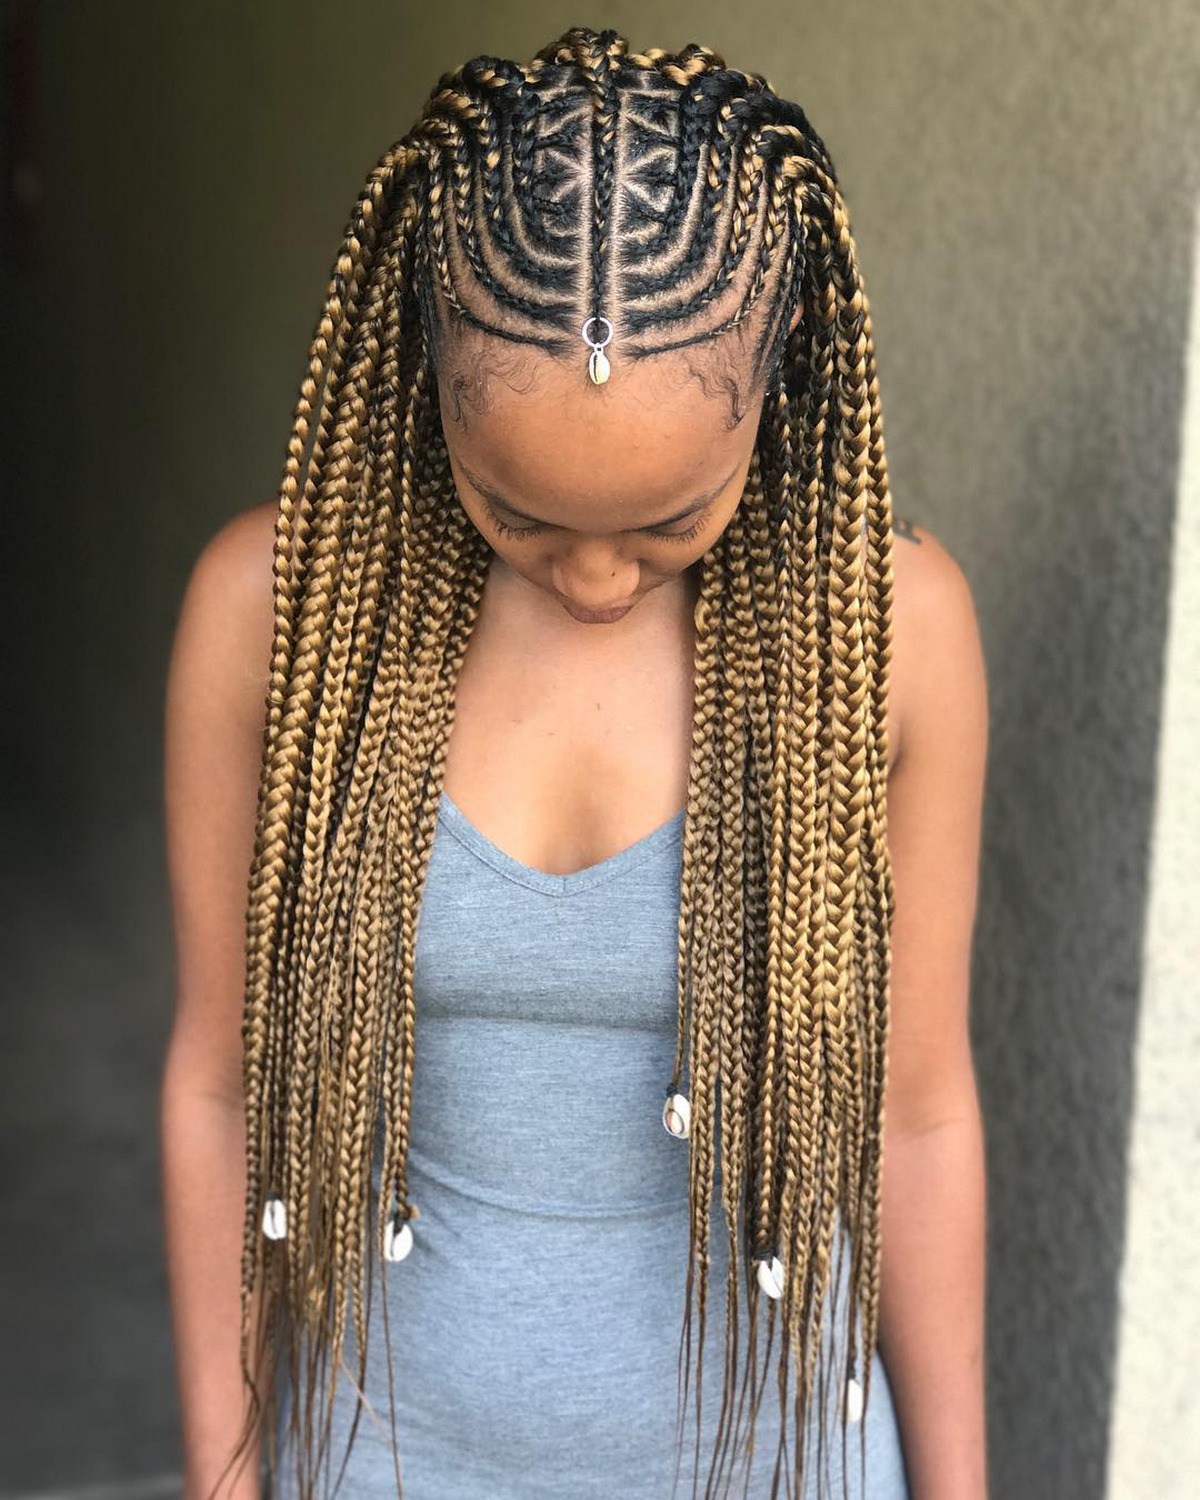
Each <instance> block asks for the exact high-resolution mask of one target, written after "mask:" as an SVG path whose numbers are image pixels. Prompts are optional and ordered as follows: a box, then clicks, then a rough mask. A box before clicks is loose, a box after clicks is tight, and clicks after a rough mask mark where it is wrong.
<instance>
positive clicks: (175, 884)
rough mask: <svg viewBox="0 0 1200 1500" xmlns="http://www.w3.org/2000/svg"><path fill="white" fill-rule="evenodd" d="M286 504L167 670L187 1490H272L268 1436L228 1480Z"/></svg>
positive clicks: (225, 555) (211, 563)
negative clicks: (270, 673)
mask: <svg viewBox="0 0 1200 1500" xmlns="http://www.w3.org/2000/svg"><path fill="white" fill-rule="evenodd" d="M273 515H274V507H273V506H260V507H256V508H255V509H253V510H250V511H246V512H244V513H242V514H241V515H239V516H237V517H235V519H234V520H233V521H231V522H230V523H229V524H228V525H226V526H225V527H224V528H223V529H222V530H221V531H220V532H219V533H218V534H217V536H215V537H214V538H213V539H212V541H210V542H209V544H208V546H207V547H206V548H205V550H204V552H203V553H202V554H201V556H200V558H199V559H198V561H197V563H196V565H195V568H194V569H193V572H192V576H191V579H190V580H189V583H188V587H187V591H186V593H185V596H184V600H183V604H182V608H181V611H180V616H179V621H178V624H177V628H176V636H175V642H174V646H173V650H172V655H171V662H170V668H169V672H168V678H167V691H166V714H165V724H164V751H165V802H166V805H165V815H166V825H167V861H168V872H169V876H170V884H171V898H172V911H173V918H174V930H175V954H176V993H175V1020H174V1026H173V1029H172V1032H171V1036H170V1040H169V1042H168V1046H167V1053H166V1058H165V1064H164V1068H163V1076H162V1087H161V1095H160V1123H161V1130H162V1163H163V1166H162V1171H163V1177H162V1191H163V1211H164V1230H165V1238H166V1253H167V1271H168V1279H169V1284H170V1293H171V1314H172V1327H173V1333H174V1340H175V1351H176V1367H177V1373H178V1380H179V1394H180V1403H181V1417H182V1425H183V1441H184V1455H183V1458H184V1500H207V1497H209V1496H214V1497H216V1496H219V1497H220V1500H257V1497H258V1495H259V1477H258V1457H259V1447H260V1441H259V1440H256V1441H255V1443H254V1444H253V1445H252V1447H251V1449H250V1451H249V1453H248V1455H244V1456H243V1457H242V1458H241V1459H240V1460H239V1462H238V1464H237V1465H236V1466H235V1467H232V1468H230V1470H229V1472H228V1473H226V1474H225V1475H224V1477H223V1478H221V1483H220V1487H219V1488H216V1486H217V1481H218V1478H220V1477H221V1475H222V1471H223V1470H224V1469H225V1466H226V1463H227V1460H228V1459H229V1458H230V1456H231V1455H232V1452H233V1448H234V1444H235V1441H236V1438H237V1435H238V1433H239V1431H240V1429H241V1426H242V1422H243V1417H244V1414H245V1412H246V1410H247V1402H248V1398H247V1394H246V1392H245V1391H244V1389H243V1381H242V1372H241V1363H240V1353H239V1341H240V1328H241V1304H240V1297H241V1253H242V1226H243V1211H244V1210H243V1205H244V1192H245V1182H246V1176H245V1126H244V1120H243V1098H242V1076H241V1064H242V1045H241V1014H242V1000H243V980H244V964H245V936H244V931H245V929H244V922H245V906H246V894H247V881H248V877H249V870H250V860H251V856H252V853H253V840H254V817H255V805H256V797H257V788H258V775H259V763H260V755H261V746H262V725H263V716H264V711H265V692H266V681H267V664H268V658H269V654H270V632H271V622H272V607H271V546H272V540H273V534H274V533H273ZM260 1438H261V1434H260Z"/></svg>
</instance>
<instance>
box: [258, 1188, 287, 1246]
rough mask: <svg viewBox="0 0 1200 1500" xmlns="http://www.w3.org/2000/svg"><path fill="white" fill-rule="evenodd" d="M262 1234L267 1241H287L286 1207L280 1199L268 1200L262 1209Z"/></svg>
mask: <svg viewBox="0 0 1200 1500" xmlns="http://www.w3.org/2000/svg"><path fill="white" fill-rule="evenodd" d="M262 1227H263V1233H264V1234H265V1235H266V1237H267V1238H268V1239H269V1240H285V1239H287V1205H286V1204H285V1203H284V1201H283V1199H282V1198H268V1199H267V1201H266V1204H265V1206H264V1207H263V1218H262Z"/></svg>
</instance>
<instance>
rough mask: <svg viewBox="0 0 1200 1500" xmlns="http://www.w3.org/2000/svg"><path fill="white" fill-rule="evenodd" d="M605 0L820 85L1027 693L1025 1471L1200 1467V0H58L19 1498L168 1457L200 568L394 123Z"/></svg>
mask: <svg viewBox="0 0 1200 1500" xmlns="http://www.w3.org/2000/svg"><path fill="white" fill-rule="evenodd" d="M9 9H10V11H13V12H14V13H15V9H16V8H15V7H13V6H10V7H9ZM583 21H586V22H587V23H588V24H592V25H595V26H604V25H614V26H617V27H619V28H620V29H622V30H623V31H624V32H625V34H626V35H627V36H629V37H630V40H631V41H632V43H633V44H634V45H635V46H638V47H645V46H649V45H654V44H660V45H670V46H680V45H682V44H683V43H685V42H687V41H689V40H701V41H705V42H707V43H708V44H709V45H711V46H714V47H716V48H717V49H718V50H720V51H722V52H724V53H725V55H726V57H727V58H728V59H729V60H730V62H732V63H735V64H738V65H742V66H746V67H749V68H754V69H758V70H760V71H765V72H766V73H767V74H768V76H769V77H770V79H771V81H772V82H773V83H774V85H775V86H776V87H777V88H778V89H779V90H780V91H781V92H783V93H785V94H789V95H791V96H792V97H794V98H796V99H798V100H799V101H800V102H801V103H802V104H803V105H804V107H805V109H806V110H807V111H808V113H809V114H810V116H811V117H812V119H813V121H814V123H815V124H816V126H817V128H818V129H819V130H820V131H821V133H822V135H823V136H824V138H825V140H826V142H827V144H828V146H829V148H830V150H831V152H832V154H833V158H834V162H835V164H836V166H837V169H838V173H839V177H840V179H841V182H842V186H843V190H844V192H845V195H846V198H847V201H848V202H849V204H850V208H851V212H852V215H853V220H854V229H855V235H856V239H857V242H858V246H859V251H860V256H861V259H862V263H863V268H864V273H865V276H866V279H867V285H868V288H869V291H870V295H871V300H872V308H873V313H874V320H875V326H876V331H877V341H878V350H879V359H880V366H881V382H882V388H883V399H884V404H885V412H886V416H887V435H888V453H889V460H890V466H891V472H892V476H893V482H894V489H895V494H896V498H897V508H898V509H899V510H900V512H901V513H903V514H907V515H908V516H910V517H912V518H913V519H915V520H918V521H921V522H923V523H924V524H926V525H928V526H930V527H932V528H933V529H934V530H935V531H936V532H937V533H938V535H939V536H940V537H941V538H942V539H943V541H944V542H945V543H946V545H947V546H948V547H949V548H950V549H951V551H952V552H953V553H954V554H955V555H956V556H957V557H958V558H959V560H960V561H961V563H962V565H963V567H964V568H965V570H966V572H967V574H968V576H969V577H970V579H971V582H972V584H973V587H974V590H975V596H976V600H977V604H978V608H979V614H980V620H981V627H982V630H983V635H984V645H985V651H986V655H987V659H988V666H989V676H990V686H991V704H992V723H993V736H992V748H991V767H990V780H989V788H988V803H987V814H986V820H985V837H984V855H983V871H982V889H981V912H980V920H979V926H978V934H977V951H976V965H975V975H976V982H975V991H974V1038H975V1043H976V1051H977V1058H978V1065H979V1073H980V1082H981V1089H982V1093H983V1104H984V1112H985V1118H986V1126H987V1136H988V1164H989V1178H990V1226H989V1228H990V1243H989V1347H988V1357H989V1372H988V1379H989V1417H990V1427H991V1447H992V1478H993V1493H994V1495H995V1496H996V1497H1010V1496H1012V1497H1021V1500H1042V1497H1046V1500H1076V1497H1079V1500H1092V1497H1096V1496H1100V1495H1110V1496H1112V1497H1116V1500H1133V1497H1140V1496H1143V1495H1147V1496H1148V1495H1153V1496H1155V1497H1156V1500H1175V1497H1182V1496H1184V1495H1185V1494H1187V1495H1190V1494H1192V1493H1194V1492H1195V1490H1196V1488H1197V1484H1198V1482H1200V1461H1198V1450H1200V1436H1198V1417H1197V1404H1196V1398H1195V1396H1194V1393H1193V1391H1192V1389H1191V1388H1190V1384H1189V1379H1188V1377H1189V1374H1190V1369H1189V1363H1190V1365H1192V1366H1194V1360H1195V1342H1194V1335H1195V1321H1194V1318H1195V1314H1194V1309H1195V1307H1196V1305H1197V1303H1196V1295H1195V1294H1196V1274H1197V1273H1196V1264H1197V1262H1196V1257H1195V1254H1194V1251H1193V1250H1192V1249H1191V1242H1192V1241H1193V1240H1194V1238H1195V1233H1196V1230H1197V1227H1198V1215H1197V1212H1196V1209H1195V1206H1194V1202H1193V1200H1192V1198H1191V1196H1190V1195H1189V1194H1188V1193H1187V1192H1186V1191H1184V1184H1185V1182H1187V1181H1189V1179H1187V1178H1185V1176H1184V1175H1183V1174H1184V1171H1185V1169H1186V1164H1187V1162H1188V1160H1189V1158H1188V1157H1187V1156H1186V1154H1185V1152H1186V1151H1190V1152H1191V1153H1192V1154H1191V1157H1190V1163H1191V1166H1192V1168H1193V1171H1192V1175H1191V1178H1190V1181H1192V1182H1194V1181H1195V1180H1196V1179H1195V1172H1194V1168H1195V1165H1196V1163H1195V1141H1196V1138H1197V1131H1196V1112H1195V1107H1194V1105H1193V1104H1192V1101H1191V1099H1190V1098H1189V1091H1188V1089H1187V1079H1188V1078H1189V1077H1190V1076H1191V1075H1192V1071H1193V1070H1194V1068H1195V1067H1196V1066H1197V1065H1200V1037H1198V1036H1197V1031H1196V1020H1195V1015H1196V1010H1195V1006H1194V1004H1191V1003H1190V1002H1192V1000H1193V996H1194V991H1195V979H1194V976H1195V974H1196V973H1197V971H1198V965H1197V959H1198V958H1200V955H1198V954H1197V953H1196V950H1195V948H1194V947H1192V948H1189V947H1188V946H1187V943H1188V941H1189V939H1188V937H1187V926H1186V923H1187V920H1188V918H1189V916H1190V904H1189V903H1194V902H1195V899H1196V895H1197V882H1196V878H1195V872H1194V856H1193V854H1192V850H1194V847H1195V841H1194V839H1193V838H1191V837H1190V835H1185V833H1184V832H1181V830H1184V829H1187V828H1190V829H1192V830H1193V831H1195V829H1194V809H1195V806H1196V795H1195V794H1196V784H1195V779H1194V771H1193V770H1192V767H1191V761H1192V755H1193V752H1192V746H1194V744H1195V742H1196V735H1195V729H1196V718H1197V712H1198V707H1197V683H1198V680H1200V674H1198V673H1197V670H1196V666H1197V660H1196V651H1197V646H1196V635H1195V626H1194V619H1195V611H1194V609H1192V610H1189V609H1188V608H1187V605H1186V601H1187V600H1189V599H1191V600H1193V601H1194V598H1195V592H1194V591H1195V578H1196V571H1195V570H1196V566H1197V557H1198V556H1200V548H1198V546H1197V541H1196V537H1195V521H1196V508H1197V502H1196V498H1195V493H1196V480H1195V473H1196V465H1195V459H1194V455H1193V458H1192V460H1191V463H1190V466H1185V464H1184V458H1183V455H1184V453H1185V451H1186V452H1189V453H1191V452H1193V450H1192V448H1191V447H1190V446H1189V445H1194V444H1195V443H1196V442H1197V435H1198V433H1200V415H1198V410H1200V403H1198V401H1197V398H1196V395H1195V390H1196V386H1195V384H1194V380H1195V377H1194V376H1193V384H1192V386H1191V387H1190V388H1189V387H1188V386H1187V383H1186V365H1187V357H1188V352H1189V349H1190V348H1193V347H1194V342H1195V337H1196V336H1195V333H1194V323H1195V314H1194V312H1193V311H1192V306H1193V297H1194V292H1193V279H1194V276H1195V265H1196V242H1197V224H1196V215H1195V203H1196V198H1197V193H1198V188H1200V12H1197V10H1196V8H1195V7H1194V5H1193V4H1190V3H1188V0H1160V3H1159V4H1158V5H1156V6H1154V7H1152V8H1151V7H1146V6H1144V5H1140V4H1137V3H1135V0H1111V3H1107V4H1105V5H1103V6H1089V5H1085V4H1083V3H1082V0H1071V3H1065V4H1060V5H1058V6H1055V7H1043V6H1035V5H1034V4H1032V3H1030V0H1018V3H1010V4H1008V5H1004V6H1001V5H998V4H995V3H987V4H981V5H977V6H973V7H963V6H961V5H958V6H956V5H952V4H950V3H949V0H921V3H916V0H892V3H890V4H884V3H882V0H875V3H859V4H856V5H853V6H847V5H846V4H844V3H840V4H839V3H832V0H825V3H814V4H808V5H806V6H803V7H797V6H765V5H764V6H760V7H755V8H750V9H746V8H730V7H725V6H718V5H715V4H711V3H695V4H690V5H688V6H686V7H685V6H682V5H669V4H665V3H662V4H654V3H650V4H645V5H637V6H635V5H633V4H597V5H594V6H592V7H591V10H590V13H588V14H586V15H585V14H583V13H581V12H580V11H579V10H578V8H577V7H573V6H565V5H557V4H528V3H527V4H523V5H522V6H520V7H519V8H518V7H498V6H490V7H489V6H487V5H484V4H479V3H475V4H467V3H459V4H454V5H443V6H438V7H434V8H432V9H431V10H430V11H428V12H425V11H418V10H417V9H416V8H415V7H412V6H408V5H400V6H397V5H384V4H380V3H371V4H367V3H348V4H343V5H340V6H339V7H337V9H336V12H335V10H334V8H332V7H330V6H318V5H315V4H312V3H311V0H310V3H304V4H295V3H293V4H282V3H276V0H260V3H259V4H257V5H255V6H241V5H231V4H227V3H219V4H212V5H208V6H205V7H191V8H187V9H185V8H183V7H178V6H171V7H163V6H154V5H150V4H146V3H142V0H129V3H124V4H120V5H116V4H107V5H105V4H93V5H89V6H71V7H68V6H53V5H48V6H45V7H43V14H42V19H41V22H40V28H39V48H40V103H41V109H42V111H43V118H42V127H41V128H42V131H43V135H44V191H45V194H46V199H45V214H46V231H45V235H44V239H43V242H42V244H41V250H40V256H39V257H38V258H37V259H36V260H35V261H34V262H33V263H32V264H31V265H26V266H17V265H13V264H11V263H7V262H6V264H5V265H4V268H3V278H4V279H3V307H4V326H5V330H6V333H7V334H8V335H9V337H8V338H7V339H6V341H5V342H6V348H7V350H8V351H9V357H8V358H7V359H6V360H5V361H4V362H3V363H4V368H3V373H2V374H0V380H3V382H4V400H3V403H2V413H3V414H2V417H0V420H2V421H3V423H4V427H3V429H2V435H3V439H4V455H5V482H4V483H5V490H6V498H5V501H4V507H3V514H4V520H5V523H6V524H5V542H6V544H7V545H6V547H5V549H4V551H5V564H6V568H7V588H6V597H7V598H8V599H9V600H10V601H11V605H12V607H11V609H10V610H9V612H8V614H7V618H6V626H7V639H8V642H9V657H8V660H9V667H10V680H9V692H8V695H7V696H8V707H9V712H8V713H7V714H6V715H5V716H4V723H3V728H2V730H0V733H2V736H3V738H2V740H0V748H2V751H3V756H4V769H5V772H6V774H5V776H4V778H3V787H4V792H3V795H4V796H5V798H6V812H7V813H8V817H7V819H6V827H8V828H9V829H10V830H12V832H13V834H14V848H15V850H16V854H17V857H16V858H15V859H12V860H10V861H9V862H7V864H6V867H5V868H4V869H2V870H0V879H2V880H3V888H2V894H3V897H4V901H3V911H4V914H5V925H6V927H7V928H8V929H9V930H8V932H7V933H6V935H5V937H4V946H5V951H6V952H8V953H9V954H10V955H12V956H11V957H10V960H9V963H8V964H7V965H6V974H7V977H8V980H9V986H10V989H11V993H10V995H9V996H8V997H7V1003H6V1005H5V1006H4V1010H3V1023H2V1024H3V1026H4V1033H3V1040H4V1042H5V1045H4V1046H3V1048H0V1056H2V1057H3V1059H4V1062H5V1064H7V1068H6V1075H7V1076H6V1077H5V1078H4V1080H3V1082H4V1085H5V1086H4V1087H3V1088H0V1100H2V1101H3V1102H2V1105H0V1107H2V1108H3V1109H4V1110H5V1111H7V1112H8V1114H9V1115H10V1116H11V1118H10V1119H8V1120H6V1121H5V1123H6V1124H7V1125H8V1126H9V1129H8V1130H7V1131H6V1133H5V1139H6V1140H8V1141H14V1140H15V1141H18V1142H19V1145H18V1146H17V1148H16V1149H12V1150H10V1151H8V1152H6V1154H5V1168H6V1171H5V1191H4V1193H3V1194H2V1195H0V1213H2V1214H3V1225H2V1227H3V1230H4V1233H3V1238H2V1240H0V1243H3V1245H4V1250H3V1252H2V1254H3V1257H4V1260H3V1264H0V1280H2V1281H3V1284H5V1285H6V1286H7V1287H8V1288H10V1289H11V1288H13V1287H19V1288H20V1289H21V1295H20V1296H19V1297H15V1298H10V1300H11V1302H12V1306H11V1308H10V1309H9V1311H8V1314H7V1316H6V1325H7V1326H6V1336H5V1337H4V1339H3V1340H0V1349H2V1351H3V1352H0V1396H2V1397H3V1398H4V1402H5V1411H6V1421H5V1427H6V1429H7V1430H6V1432H5V1436H4V1439H3V1451H4V1458H3V1461H2V1462H0V1493H3V1494H7V1495H13V1494H30V1493H41V1492H49V1491H52V1490H53V1491H55V1492H56V1493H58V1492H60V1491H64V1490H66V1489H68V1488H69V1487H71V1486H83V1485H87V1484H92V1485H94V1484H108V1485H111V1486H112V1488H111V1491H105V1493H112V1494H113V1495H121V1496H131V1495H133V1494H135V1493H141V1494H150V1493H156V1494H157V1493H161V1494H169V1493H171V1492H172V1489H173V1487H174V1481H173V1479H172V1475H173V1474H174V1473H175V1472H177V1463H178V1454H177V1423H176V1415H175V1409H174V1401H173V1390H172V1369H171V1352H170V1344H169V1336H168V1331H167V1322H166V1300H165V1287H164V1279H163V1272H162V1266H161V1245H160V1236H159V1227H158V1217H157V1214H158V1201H157V1195H158V1178H157V1170H158V1167H157V1142H156V1139H155V1136H156V1114H155V1104H156V1092H157V1083H158V1078H157V1069H158V1066H159V1062H160V1057H161V1048H162V1044H163V1041H164V1039H165V1036H166V1032H167V1028H168V1025H169V1020H170V1007H171V1003H172V995H171V953H170V937H169V912H168V909H167V899H166V891H165V875H164V862H163V854H162V846H161V779H160V777H161V772H160V761H161V743H160V741H161V708H162V705H161V693H162V685H163V677H164V673H165V668H166V660H167V652H168V648H169V644H170V638H171V632H172V629H173V626H174V619H175V611H176V609H177V606H178V601H179V596H180V592H181V589H182V587H183V583H184V580H185V578H186V575H187V571H188V568H189V567H190V564H191V562H192V560H193V558H194V557H195V555H196V553H197V552H198V550H199V548H200V547H201V546H202V545H203V542H204V540H205V539H206V538H207V537H208V536H209V535H211V533H212V532H213V531H214V530H215V529H216V528H217V526H219V525H220V523H221V522H222V521H223V520H224V519H225V518H226V517H227V516H229V515H230V514H231V513H232V512H234V511H235V510H238V509H241V508H242V507H244V506H246V505H249V504H252V503H255V502H257V501H260V500H263V499H266V498H269V497H270V496H271V495H272V494H273V493H274V489H275V485H276V482H277V479H278V475H279V470H280V466H281V464H282V461H283V456H284V442H285V438H286V435H287V432H288V429H289V425H290V413H291V406H292V402H293V400H294V396H295V390H296V386H297V384H298V381H299V378H300V373H301V369H302V365H303V360H304V357H305V355H306V352H307V347H308V339H309V335H310V333H311V329H312V324H313V321H314V319H315V317H316V314H317V311H318V309H319V305H320V300H321V297H322V295H323V291H324V287H325V280H326V276H327V273H328V270H329V267H330V263H331V261H332V257H333V255H334V252H335V250H336V247H337V244H338V241H339V239H340V234H341V229H342V226H343V223H344V220H345V216H346V213H347V211H348V209H349V207H350V205H351V204H352V202H353V200H354V197H355V195H356V194H357V191H358V188H359V186H360V184H361V182H362V180H363V178H364V177H365V175H366V173H367V171H368V170H369V168H370V167H371V166H372V165H373V163H374V161H375V160H376V158H377V157H378V155H379V154H380V152H381V150H382V149H383V148H384V147H385V146H386V145H387V144H389V143H390V142H391V141H393V140H394V139H395V138H396V137H397V136H398V135H400V134H401V133H402V132H403V131H404V130H405V129H406V128H407V127H408V125H409V124H410V123H411V120H412V118H413V116H414V115H415V113H416V111H417V110H418V108H419V106H420V103H421V100H422V98H423V97H424V94H425V93H426V92H427V90H428V88H429V86H430V85H431V84H432V83H433V82H434V81H435V79H436V77H437V76H438V74H439V73H440V72H441V71H443V70H444V69H446V68H448V67H451V66H454V65H455V64H457V63H458V62H460V61H462V60H464V59H465V58H466V57H468V56H470V55H472V54H474V53H480V52H498V53H507V54H509V55H515V56H525V55H528V54H529V53H530V52H532V51H533V50H534V49H535V48H536V47H538V46H540V45H541V44H543V43H544V42H546V41H549V40H550V39H551V38H552V37H554V36H556V35H557V34H558V33H559V32H560V31H561V30H563V29H565V27H566V26H568V25H570V24H573V23H579V22H583ZM1189 330H1192V331H1189ZM1189 389H1190V391H1191V395H1190V397H1189V396H1188V394H1187V393H1188V390H1189ZM1189 474H1190V475H1191V478H1190V479H1188V477H1187V476H1188V475H1189ZM1181 496H1182V497H1185V498H1186V497H1190V498H1188V499H1187V505H1186V506H1184V505H1183V501H1182V500H1181ZM1177 512H1178V513H1179V521H1178V523H1177V520H1176V517H1177ZM1177 524H1178V530H1176V526H1177ZM1172 588H1174V589H1175V605H1174V608H1172ZM1189 730H1190V731H1191V732H1189ZM1189 816H1191V817H1192V819H1193V821H1192V823H1190V824H1188V823H1186V822H1184V821H1183V820H1185V819H1186V818H1187V817H1189ZM1148 918H1149V925H1147V922H1148ZM1139 1016H1141V1024H1140V1025H1139ZM64 1194H65V1195H66V1196H65V1197H64ZM68 1208H69V1211H68ZM1127 1225H1128V1232H1127ZM1186 1278H1190V1281H1188V1280H1186ZM1181 1279H1184V1280H1181ZM1189 1288H1190V1296H1191V1302H1190V1307H1191V1309H1192V1314H1191V1318H1192V1321H1191V1322H1190V1323H1186V1322H1184V1321H1183V1320H1181V1318H1180V1310H1181V1308H1182V1307H1184V1306H1187V1305H1189V1304H1187V1303H1186V1301H1185V1300H1184V1299H1185V1298H1186V1297H1187V1295H1188V1294H1189ZM1188 1328H1190V1329H1191V1331H1192V1339H1193V1342H1192V1344H1191V1347H1190V1354H1188V1355H1185V1354H1184V1352H1183V1351H1184V1349H1185V1348H1186V1347H1187V1346H1186V1345H1184V1344H1183V1338H1184V1335H1185V1333H1186V1331H1187V1329H1188ZM1118 1374H1119V1378H1118ZM1151 1465H1152V1466H1153V1467H1152V1468H1151V1467H1149V1466H1151ZM138 1476H141V1478H142V1479H143V1480H144V1481H145V1482H144V1484H143V1487H142V1489H140V1490H137V1489H135V1487H134V1483H133V1481H134V1480H135V1478H137V1477H138Z"/></svg>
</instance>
